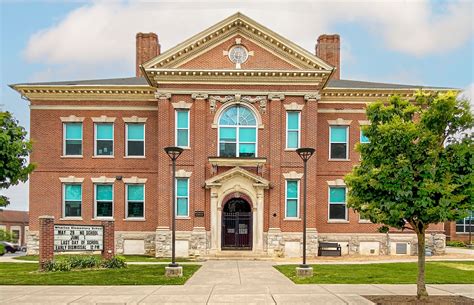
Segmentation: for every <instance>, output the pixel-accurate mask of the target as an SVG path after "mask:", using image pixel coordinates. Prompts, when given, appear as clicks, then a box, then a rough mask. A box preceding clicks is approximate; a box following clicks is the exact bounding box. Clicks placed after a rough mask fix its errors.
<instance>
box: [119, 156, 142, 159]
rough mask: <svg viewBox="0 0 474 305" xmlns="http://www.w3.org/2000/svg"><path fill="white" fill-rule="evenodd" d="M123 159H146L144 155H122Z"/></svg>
mask: <svg viewBox="0 0 474 305" xmlns="http://www.w3.org/2000/svg"><path fill="white" fill-rule="evenodd" d="M123 158H124V159H146V157H145V156H124V157H123Z"/></svg>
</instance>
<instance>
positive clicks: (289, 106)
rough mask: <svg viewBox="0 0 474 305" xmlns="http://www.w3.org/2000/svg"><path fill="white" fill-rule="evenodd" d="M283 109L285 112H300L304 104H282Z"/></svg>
mask: <svg viewBox="0 0 474 305" xmlns="http://www.w3.org/2000/svg"><path fill="white" fill-rule="evenodd" d="M283 107H285V109H286V111H301V110H303V107H304V104H298V103H296V102H293V103H291V104H284V105H283Z"/></svg>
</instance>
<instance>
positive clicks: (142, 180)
mask: <svg viewBox="0 0 474 305" xmlns="http://www.w3.org/2000/svg"><path fill="white" fill-rule="evenodd" d="M147 180H148V179H147V178H138V177H137V176H133V177H130V178H123V183H127V184H143V183H146V181H147Z"/></svg>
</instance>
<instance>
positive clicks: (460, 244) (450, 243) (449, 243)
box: [446, 240, 466, 248]
mask: <svg viewBox="0 0 474 305" xmlns="http://www.w3.org/2000/svg"><path fill="white" fill-rule="evenodd" d="M446 246H449V247H460V248H464V247H466V244H465V243H464V242H463V241H460V240H451V241H447V242H446Z"/></svg>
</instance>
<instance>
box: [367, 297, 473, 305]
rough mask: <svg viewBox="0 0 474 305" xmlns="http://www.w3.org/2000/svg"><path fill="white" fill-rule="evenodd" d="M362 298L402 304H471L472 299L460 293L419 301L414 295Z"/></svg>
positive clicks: (388, 303)
mask: <svg viewBox="0 0 474 305" xmlns="http://www.w3.org/2000/svg"><path fill="white" fill-rule="evenodd" d="M363 297H364V298H366V299H368V300H370V301H372V302H374V303H375V304H379V305H402V304H410V305H412V304H416V305H418V304H449V305H451V304H452V305H454V304H456V305H458V304H459V305H472V304H474V300H473V299H470V298H467V297H463V296H460V295H431V296H429V297H428V299H426V300H423V301H419V300H417V298H416V296H415V295H364V296H363Z"/></svg>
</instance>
